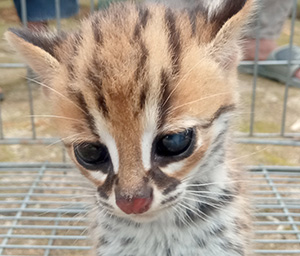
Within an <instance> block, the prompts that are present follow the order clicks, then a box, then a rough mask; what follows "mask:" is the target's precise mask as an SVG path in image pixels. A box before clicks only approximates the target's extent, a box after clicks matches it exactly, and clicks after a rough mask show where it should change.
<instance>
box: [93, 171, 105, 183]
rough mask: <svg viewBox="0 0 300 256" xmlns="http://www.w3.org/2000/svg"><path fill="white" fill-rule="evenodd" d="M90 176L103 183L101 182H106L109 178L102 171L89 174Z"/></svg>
mask: <svg viewBox="0 0 300 256" xmlns="http://www.w3.org/2000/svg"><path fill="white" fill-rule="evenodd" d="M89 174H90V175H91V176H92V177H93V178H94V179H96V180H98V181H101V182H104V181H105V179H106V177H107V174H104V173H103V172H101V171H96V172H95V171H91V172H89Z"/></svg>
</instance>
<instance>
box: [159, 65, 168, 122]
mask: <svg viewBox="0 0 300 256" xmlns="http://www.w3.org/2000/svg"><path fill="white" fill-rule="evenodd" d="M160 83H161V89H160V97H161V99H160V104H159V108H160V110H159V112H160V113H159V116H160V118H159V121H158V126H159V127H161V126H162V125H163V124H164V123H165V119H166V115H167V112H168V109H169V108H170V98H169V96H170V93H171V90H170V77H169V75H168V74H167V71H166V70H165V69H162V71H161V73H160Z"/></svg>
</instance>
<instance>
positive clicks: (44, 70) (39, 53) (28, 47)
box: [5, 29, 61, 81]
mask: <svg viewBox="0 0 300 256" xmlns="http://www.w3.org/2000/svg"><path fill="white" fill-rule="evenodd" d="M5 38H6V40H7V41H8V42H9V43H10V44H11V45H12V46H13V48H15V50H16V51H17V52H18V53H19V54H20V55H21V56H22V57H23V58H24V59H25V61H26V63H27V64H28V65H29V66H30V67H31V68H32V69H33V70H34V71H35V72H36V73H37V75H39V76H40V78H41V79H42V80H43V81H49V80H51V78H52V77H53V76H54V75H55V72H56V71H57V70H58V68H59V66H60V64H59V61H58V59H57V56H56V53H55V47H56V46H57V45H58V44H59V42H60V41H61V38H60V37H58V36H56V35H54V34H51V33H48V32H40V33H37V32H33V31H30V30H29V29H10V30H9V31H7V32H6V33H5Z"/></svg>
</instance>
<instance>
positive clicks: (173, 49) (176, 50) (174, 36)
mask: <svg viewBox="0 0 300 256" xmlns="http://www.w3.org/2000/svg"><path fill="white" fill-rule="evenodd" d="M165 22H166V25H167V28H168V34H169V48H170V54H171V60H172V65H173V74H178V73H179V70H180V65H179V60H180V55H181V42H180V33H179V31H178V29H177V28H176V16H175V15H174V13H173V11H172V10H171V9H169V8H167V9H166V13H165Z"/></svg>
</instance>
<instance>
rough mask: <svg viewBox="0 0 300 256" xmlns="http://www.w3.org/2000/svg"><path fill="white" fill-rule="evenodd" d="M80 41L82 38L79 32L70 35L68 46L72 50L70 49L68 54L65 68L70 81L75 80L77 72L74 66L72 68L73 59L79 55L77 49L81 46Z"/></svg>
mask: <svg viewBox="0 0 300 256" xmlns="http://www.w3.org/2000/svg"><path fill="white" fill-rule="evenodd" d="M82 39H83V37H82V33H81V31H77V32H75V33H74V34H73V35H72V37H71V39H70V42H69V44H70V45H71V47H72V48H73V49H72V52H70V53H69V56H68V62H67V64H66V67H67V70H68V76H69V79H70V80H71V81H72V80H75V79H76V77H77V72H76V71H75V66H74V58H75V57H76V56H78V54H79V48H80V46H81V43H82Z"/></svg>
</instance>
